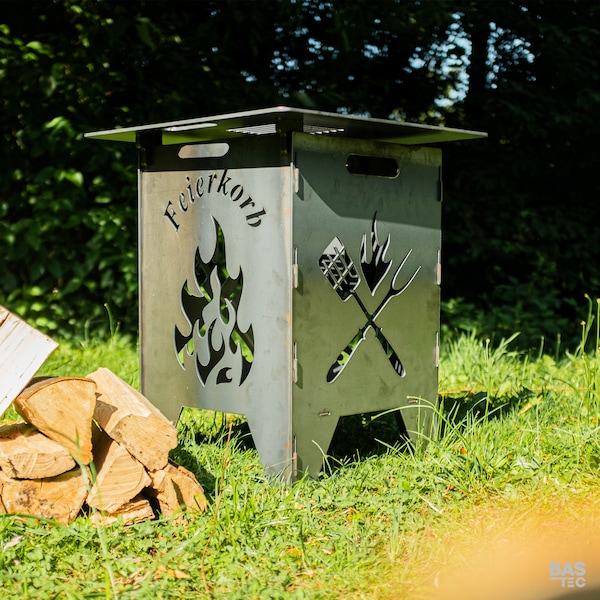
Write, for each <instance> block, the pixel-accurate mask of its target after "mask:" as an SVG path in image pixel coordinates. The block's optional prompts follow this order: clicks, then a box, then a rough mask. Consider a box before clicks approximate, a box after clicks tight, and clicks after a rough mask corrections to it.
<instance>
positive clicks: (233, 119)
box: [85, 106, 487, 145]
mask: <svg viewBox="0 0 600 600" xmlns="http://www.w3.org/2000/svg"><path fill="white" fill-rule="evenodd" d="M288 131H299V132H304V133H310V134H313V135H328V136H335V137H349V138H358V139H369V140H376V141H381V142H388V143H394V144H407V145H410V144H434V143H439V142H455V141H458V140H470V139H477V138H485V137H487V133H484V132H481V131H469V130H465V129H453V128H450V127H436V126H433V125H423V124H419V123H406V122H401V121H392V120H387V119H371V118H367V117H357V116H353V115H340V114H337V113H328V112H321V111H316V110H302V109H298V108H289V107H287V106H278V107H275V108H268V109H261V110H252V111H246V112H239V113H229V114H225V115H217V116H211V117H200V118H197V119H186V120H184V121H171V122H169V123H157V124H154V125H141V126H138V127H123V128H120V129H110V130H107V131H95V132H91V133H86V134H85V137H88V138H97V139H103V140H112V141H118V142H133V143H135V142H136V141H137V139H138V136H139V135H140V134H155V135H156V139H155V142H154V143H156V144H158V143H162V144H163V145H170V144H183V143H191V142H205V141H211V140H225V139H229V138H235V137H241V136H248V135H272V134H277V133H285V132H288ZM158 134H161V137H159V136H158Z"/></svg>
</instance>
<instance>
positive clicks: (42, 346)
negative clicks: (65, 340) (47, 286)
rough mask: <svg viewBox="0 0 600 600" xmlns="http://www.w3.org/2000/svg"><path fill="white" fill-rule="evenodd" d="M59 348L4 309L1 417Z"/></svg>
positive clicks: (1, 318)
mask: <svg viewBox="0 0 600 600" xmlns="http://www.w3.org/2000/svg"><path fill="white" fill-rule="evenodd" d="M57 346H58V344H57V343H56V342H55V341H54V340H53V339H51V338H49V337H48V336H47V335H44V334H43V333H40V332H39V331H37V330H36V329H34V328H33V327H31V326H30V325H28V324H27V323H25V321H23V320H21V319H19V318H18V317H16V316H15V315H13V314H12V313H11V312H9V311H8V310H6V309H5V308H4V307H2V306H0V416H2V415H3V414H4V413H5V412H6V409H7V408H8V407H9V406H10V405H11V403H12V401H13V400H14V399H15V398H16V397H17V396H18V395H19V394H20V393H21V391H22V390H23V389H24V388H25V386H26V385H27V383H28V382H29V380H30V379H31V378H32V377H33V376H34V375H35V374H36V372H37V371H38V369H39V368H40V367H41V366H42V365H43V364H44V361H45V360H46V359H47V358H48V356H50V354H51V353H52V352H53V351H54V349H55V348H56V347H57Z"/></svg>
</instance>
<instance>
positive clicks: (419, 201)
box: [293, 134, 441, 474]
mask: <svg viewBox="0 0 600 600" xmlns="http://www.w3.org/2000/svg"><path fill="white" fill-rule="evenodd" d="M293 139H294V143H293V161H294V166H295V169H296V178H297V185H296V189H297V192H296V194H295V197H294V225H293V241H294V246H295V248H297V261H298V287H297V289H296V291H295V293H294V296H293V312H294V322H293V341H294V342H295V344H296V348H297V361H298V364H297V371H298V378H297V382H296V383H295V385H294V387H293V435H294V437H295V440H296V449H297V465H298V469H299V471H308V472H310V473H311V474H316V472H318V470H319V469H320V467H321V463H322V458H323V453H325V452H327V448H328V446H329V443H330V441H331V437H332V435H333V433H334V430H335V427H336V424H337V422H338V419H339V418H340V417H341V416H344V415H351V414H360V413H365V412H373V411H384V410H390V409H395V408H398V409H399V410H401V414H402V417H403V419H404V422H405V424H406V426H407V429H408V430H409V433H410V434H411V437H412V438H413V441H416V440H418V439H419V438H420V437H424V438H427V437H428V436H430V435H431V433H432V424H433V411H432V410H431V407H433V406H435V405H436V404H437V376H438V373H437V359H436V356H437V334H438V330H439V282H438V260H439V251H440V243H441V230H440V218H441V206H440V198H439V175H440V167H441V153H440V151H439V150H436V149H432V148H422V147H421V148H417V147H413V148H407V147H403V146H399V145H391V144H381V143H377V142H369V141H361V140H351V139H333V138H327V139H325V138H315V137H310V136H306V135H303V134H294V138H293Z"/></svg>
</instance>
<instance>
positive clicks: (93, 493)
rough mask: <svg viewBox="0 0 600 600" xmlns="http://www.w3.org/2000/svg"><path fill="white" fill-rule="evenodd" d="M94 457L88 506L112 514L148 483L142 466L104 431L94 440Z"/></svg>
mask: <svg viewBox="0 0 600 600" xmlns="http://www.w3.org/2000/svg"><path fill="white" fill-rule="evenodd" d="M94 456H95V460H94V466H95V468H96V480H95V481H94V482H93V484H92V488H91V489H90V493H89V495H88V498H87V504H88V506H91V507H93V508H97V509H98V510H101V511H104V512H107V513H115V512H116V511H117V510H118V509H120V508H121V507H122V506H123V505H124V504H125V503H126V502H129V501H130V500H132V499H133V498H135V496H137V495H138V494H139V493H140V492H141V491H142V490H143V489H144V488H145V487H146V486H148V485H150V483H151V480H150V477H149V476H148V473H147V472H146V469H144V465H142V463H140V462H139V461H138V460H137V459H136V458H134V457H133V456H132V455H131V454H130V453H129V452H128V450H127V448H125V447H124V446H121V444H119V443H118V442H115V441H114V440H113V439H111V438H110V437H108V436H107V435H106V434H105V433H104V432H101V434H100V435H99V437H98V440H97V441H96V440H95V443H94Z"/></svg>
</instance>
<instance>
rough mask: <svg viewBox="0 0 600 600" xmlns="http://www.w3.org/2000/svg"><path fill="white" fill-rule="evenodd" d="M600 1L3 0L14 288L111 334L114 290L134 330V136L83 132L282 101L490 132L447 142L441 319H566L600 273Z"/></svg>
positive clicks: (510, 326)
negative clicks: (100, 137)
mask: <svg viewBox="0 0 600 600" xmlns="http://www.w3.org/2000/svg"><path fill="white" fill-rule="evenodd" d="M598 16H599V15H598V4H597V3H596V2H585V3H580V2H576V1H574V0H571V1H568V0H566V1H563V2H547V1H546V2H542V1H539V2H514V1H512V0H510V1H505V2H474V1H471V2H457V1H452V2H451V1H449V0H429V1H428V2H426V3H423V2H418V1H417V0H410V1H409V0H402V1H400V0H373V1H370V2H367V1H356V2H342V1H333V0H332V1H317V0H297V1H295V2H294V1H293V0H280V1H272V0H268V1H267V0H252V1H240V0H238V1H234V0H200V1H197V2H181V1H177V0H175V1H170V2H162V1H148V2H144V1H131V2H94V1H91V0H83V1H81V2H77V1H73V0H67V1H64V2H52V1H49V0H48V1H44V2H27V1H21V2H18V3H17V2H8V3H3V5H2V15H1V16H0V21H1V23H2V24H0V81H2V96H1V97H0V103H1V106H0V109H1V110H0V124H1V127H0V132H1V135H2V146H1V148H0V153H1V156H2V164H3V167H4V168H3V169H2V172H1V173H0V303H3V304H5V305H6V306H8V307H9V308H11V309H12V310H15V311H16V312H18V313H20V314H22V315H24V316H25V317H27V318H28V319H29V320H30V321H32V322H33V323H34V324H36V325H38V326H40V327H42V328H44V329H46V330H48V331H49V332H54V333H58V334H60V335H63V336H66V335H72V334H73V333H76V334H78V335H80V334H81V333H82V326H83V325H84V324H89V326H90V327H91V328H92V329H93V331H95V332H98V331H100V330H101V328H102V326H103V325H104V324H105V323H106V322H107V319H106V314H105V309H104V308H103V305H104V304H107V305H108V306H109V307H110V309H111V311H112V313H113V315H114V318H115V319H116V320H117V321H119V322H120V324H121V327H122V328H123V329H125V330H126V331H129V332H132V333H135V331H136V326H137V305H136V296H137V274H136V249H137V242H136V229H137V224H136V219H137V213H136V202H135V199H136V195H137V194H136V189H135V188H136V180H135V166H136V156H135V149H134V148H132V147H131V146H129V145H120V144H103V143H98V142H93V141H88V140H86V139H84V138H83V137H82V134H83V133H84V132H86V131H92V130H98V129H105V128H111V127H113V126H117V125H120V126H127V125H137V124H141V123H151V122H161V121H171V120H176V119H181V118H191V117H197V116H203V115H210V114H218V113H223V112H230V111H240V110H246V109H252V108H260V107H266V106H273V105H278V104H287V105H290V106H299V107H304V108H312V109H318V110H328V111H342V112H347V113H353V114H365V115H370V116H374V117H383V118H403V119H407V120H413V121H422V122H429V123H436V124H444V123H445V124H447V125H452V126H459V127H466V128H473V129H481V130H485V131H489V133H490V138H489V140H488V141H485V142H472V143H465V144H456V145H450V146H448V148H447V149H446V175H445V177H446V181H447V185H446V188H447V189H448V190H449V193H448V194H447V200H446V202H445V204H444V211H445V215H444V219H445V223H444V238H445V250H444V259H445V260H444V262H445V280H444V286H443V294H444V299H445V301H446V308H447V322H448V324H449V327H461V326H473V325H478V326H479V327H480V328H482V329H483V330H484V333H486V334H488V335H492V334H494V333H496V334H499V335H503V334H505V333H512V331H514V330H515V329H519V328H522V329H523V330H524V331H527V332H529V334H530V335H529V337H528V339H526V338H524V339H525V342H526V343H529V342H531V341H532V340H535V339H536V337H539V335H541V334H545V335H546V336H552V335H554V334H556V333H558V332H559V331H561V330H562V329H564V328H570V327H571V325H572V324H571V323H570V320H571V319H573V318H575V317H574V315H575V314H576V311H575V309H573V308H572V305H574V306H575V307H576V308H577V309H578V308H579V306H580V303H579V300H580V298H581V297H582V295H583V293H584V292H588V293H590V294H592V295H594V294H597V293H598V283H599V279H600V276H599V274H598V267H597V266H596V265H597V264H598V260H597V253H598V250H597V248H598V244H597V239H596V238H597V235H598V233H597V231H596V228H595V227H594V226H593V221H594V216H595V215H596V210H597V209H596V208H595V198H594V196H595V195H596V191H597V190H596V188H597V185H598V184H597V183H596V181H595V178H594V177H593V174H592V173H593V171H594V170H595V168H594V167H595V165H594V164H593V163H594V159H593V154H592V153H590V152H589V148H591V147H593V141H594V136H595V133H596V131H595V129H596V127H597V125H596V122H595V119H594V117H595V114H594V113H595V112H596V109H597V107H598V102H599V98H598V92H596V91H595V90H597V89H600V87H599V86H598V85H597V83H598V82H597V78H598V68H597V67H598V60H597V59H596V57H595V48H596V47H597V42H598V35H599V32H600V23H599V18H598ZM586 144H588V145H587V146H586ZM457 307H459V309H458V312H457ZM569 311H570V312H569ZM561 319H562V320H561ZM563 333H564V332H563Z"/></svg>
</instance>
